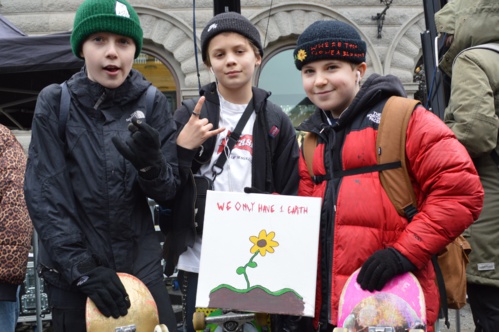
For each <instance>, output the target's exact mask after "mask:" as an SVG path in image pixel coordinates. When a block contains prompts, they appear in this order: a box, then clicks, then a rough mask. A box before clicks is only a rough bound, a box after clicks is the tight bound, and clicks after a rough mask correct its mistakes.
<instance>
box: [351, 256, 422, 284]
mask: <svg viewBox="0 0 499 332" xmlns="http://www.w3.org/2000/svg"><path fill="white" fill-rule="evenodd" d="M415 268H416V267H415V266H414V265H413V264H412V263H411V262H410V261H409V260H408V259H407V258H405V257H404V256H403V255H402V254H401V253H399V252H398V251H397V250H396V249H394V248H388V249H382V250H378V251H376V252H375V253H374V254H372V255H371V257H369V258H368V259H367V260H366V262H365V263H364V264H363V265H362V268H361V269H360V272H359V275H358V276H357V282H358V283H359V284H360V287H361V288H362V289H364V290H365V289H367V290H368V291H370V292H372V291H374V290H378V291H379V290H381V289H383V287H384V286H385V285H386V283H387V282H388V281H390V280H391V279H392V278H393V277H395V276H397V275H399V274H402V273H405V272H408V271H411V270H414V269H415Z"/></svg>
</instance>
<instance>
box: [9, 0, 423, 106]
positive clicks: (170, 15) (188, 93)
mask: <svg viewBox="0 0 499 332" xmlns="http://www.w3.org/2000/svg"><path fill="white" fill-rule="evenodd" d="M81 2H82V0H0V14H2V15H3V16H5V17H6V18H7V19H8V20H9V21H10V22H12V23H13V24H14V25H15V26H17V27H18V28H19V29H21V30H22V31H23V32H24V33H26V34H28V35H41V34H51V33H56V32H63V31H69V30H71V29H72V23H73V18H74V14H75V11H76V9H77V8H78V6H79V5H80V4H81ZM387 2H388V3H390V6H389V8H388V10H386V16H385V17H384V20H383V21H382V22H381V23H382V29H381V38H379V36H378V29H379V27H378V21H377V20H375V19H373V17H375V16H376V15H377V14H378V13H381V12H383V10H384V9H385V7H386V3H387ZM130 3H131V4H132V5H133V6H134V7H135V9H136V10H137V12H138V14H139V16H140V20H141V23H142V27H143V30H144V47H143V52H144V53H147V54H149V55H152V56H154V57H155V58H156V59H158V60H159V61H161V62H162V63H163V64H165V66H166V67H167V68H168V69H169V70H170V71H171V73H172V76H173V79H174V81H175V85H176V99H177V103H178V101H180V100H182V99H184V98H188V97H192V96H196V95H197V91H198V70H197V68H199V73H200V75H199V80H200V82H201V84H204V83H208V82H209V81H210V80H212V79H213V77H210V73H209V71H208V70H207V69H206V68H205V67H204V65H203V64H202V63H201V56H200V54H198V56H197V58H198V59H199V64H198V66H197V65H196V52H195V48H194V45H195V44H194V41H196V42H197V49H198V52H199V49H200V40H199V37H200V34H201V30H202V28H203V27H204V26H205V24H206V23H207V22H208V20H209V19H211V17H212V16H213V0H198V1H195V0H193V1H188V0H130ZM193 4H195V10H193ZM241 13H242V14H243V15H244V16H246V17H247V18H248V19H249V20H250V21H251V22H252V23H254V24H255V25H256V27H257V28H258V30H259V31H260V34H261V37H262V41H263V43H264V52H265V54H264V57H263V62H262V69H261V70H262V71H265V70H266V69H265V66H266V64H267V63H269V61H270V60H271V59H272V57H274V56H275V55H277V54H279V53H280V52H282V51H284V50H288V51H289V50H290V49H291V48H292V47H293V46H294V44H295V42H296V39H297V37H298V36H299V34H300V33H301V32H302V31H303V30H304V29H305V28H306V27H307V26H308V25H309V24H311V23H312V22H314V21H316V20H318V19H334V20H340V21H344V22H348V23H350V24H352V25H353V26H354V27H355V28H356V29H357V30H358V31H359V33H360V35H361V36H362V38H363V39H364V40H365V41H366V43H367V47H368V51H367V63H368V72H367V74H368V75H369V74H370V73H373V72H376V73H379V74H383V75H386V74H392V75H395V76H397V77H399V78H400V80H401V81H402V82H403V84H404V86H405V88H406V91H407V93H408V94H409V95H413V94H414V93H415V92H416V91H417V89H418V84H417V83H415V82H414V70H415V68H416V66H417V64H418V61H420V59H421V56H422V48H421V37H420V35H421V33H422V32H423V31H424V30H425V19H424V10H423V0H392V1H390V0H388V1H387V0H381V1H380V0H309V1H306V2H305V1H294V0H241ZM193 17H195V37H194V31H193V27H194V24H193V23H194V20H193ZM289 61H290V64H291V66H290V67H289V68H290V70H293V69H294V67H292V63H293V62H292V59H291V58H290V60H289ZM294 70H296V69H294ZM283 75H285V74H284V73H283ZM284 77H285V76H284ZM256 79H257V80H256V82H258V77H256ZM284 79H285V78H284ZM300 84H301V82H300ZM266 88H267V87H266ZM270 90H272V89H271V88H270Z"/></svg>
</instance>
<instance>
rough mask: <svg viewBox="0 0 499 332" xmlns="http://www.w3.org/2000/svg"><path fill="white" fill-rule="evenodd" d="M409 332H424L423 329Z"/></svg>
mask: <svg viewBox="0 0 499 332" xmlns="http://www.w3.org/2000/svg"><path fill="white" fill-rule="evenodd" d="M409 332H424V330H423V329H410V330H409Z"/></svg>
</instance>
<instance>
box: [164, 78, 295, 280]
mask: <svg viewBox="0 0 499 332" xmlns="http://www.w3.org/2000/svg"><path fill="white" fill-rule="evenodd" d="M200 95H201V96H205V98H206V100H205V103H204V105H203V108H202V110H201V115H200V118H205V117H207V118H208V120H209V122H210V123H212V124H213V129H216V128H218V123H219V115H220V103H219V98H218V92H217V87H216V84H215V83H210V84H208V85H205V86H204V87H203V88H202V89H201V91H200ZM269 96H270V93H269V92H267V91H265V90H262V89H259V88H256V87H253V101H254V105H255V112H256V120H255V125H254V127H253V144H254V146H253V162H252V173H251V174H252V187H253V188H256V189H257V190H260V191H262V192H268V193H270V192H277V193H279V194H284V195H296V193H297V191H298V181H299V175H298V158H299V148H298V142H297V139H296V132H295V129H294V128H293V125H292V123H291V121H290V119H289V118H288V116H287V115H286V114H285V113H284V112H283V111H282V110H281V109H280V108H279V107H278V106H276V105H275V104H273V103H272V102H271V101H269V100H268V97H269ZM196 102H197V100H196ZM194 104H195V103H194ZM192 110H193V107H192V108H191V107H187V106H186V105H183V106H182V107H180V108H179V109H178V110H177V111H176V112H175V114H174V118H175V121H176V122H177V126H178V133H180V131H181V130H182V128H183V126H184V125H185V124H186V123H187V122H188V121H189V118H190V116H191V115H192ZM215 143H216V137H212V138H210V139H208V140H207V141H206V142H205V143H203V147H202V148H199V149H197V150H187V149H184V148H182V147H180V146H177V153H178V158H179V169H180V177H181V184H180V187H179V190H178V192H177V195H176V197H175V199H174V200H172V201H170V202H169V204H167V205H165V206H163V210H164V211H167V212H166V213H168V214H169V216H166V213H164V214H163V217H162V218H160V226H161V229H162V231H163V232H164V233H165V235H166V241H165V245H164V250H165V252H164V258H165V260H166V269H165V273H166V274H167V275H171V274H173V271H174V268H175V266H176V265H177V262H178V257H179V256H180V254H182V253H183V252H184V251H185V250H187V247H191V246H192V245H193V244H194V240H195V235H196V225H195V223H194V203H195V197H196V187H195V184H194V180H193V174H195V173H196V172H197V171H198V170H199V168H200V167H201V164H204V163H207V162H209V161H210V158H211V157H212V155H213V150H214V149H215ZM200 152H201V153H200Z"/></svg>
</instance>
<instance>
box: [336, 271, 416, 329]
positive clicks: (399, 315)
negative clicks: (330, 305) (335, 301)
mask: <svg viewBox="0 0 499 332" xmlns="http://www.w3.org/2000/svg"><path fill="white" fill-rule="evenodd" d="M359 270H360V269H359ZM359 270H357V271H355V272H354V273H353V274H352V275H351V276H350V278H348V280H347V282H346V284H345V286H344V287H343V291H342V293H341V298H340V305H339V312H338V326H339V327H342V328H343V329H338V330H337V331H345V332H346V331H348V332H352V331H371V330H373V331H378V329H379V328H385V329H383V330H380V331H394V332H398V331H424V330H425V328H426V306H425V300H424V294H423V290H422V289H421V285H420V284H419V282H418V280H417V279H416V277H415V276H414V275H413V274H412V273H410V272H409V273H405V274H402V275H400V276H397V277H395V278H393V280H391V281H389V282H388V283H387V284H386V285H385V287H384V288H383V289H382V290H381V291H374V292H372V293H371V292H369V291H367V290H363V289H362V288H360V285H359V284H358V283H357V275H358V273H359Z"/></svg>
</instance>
